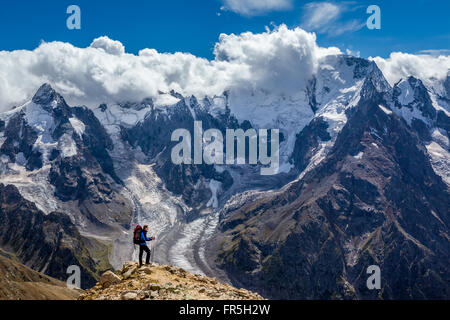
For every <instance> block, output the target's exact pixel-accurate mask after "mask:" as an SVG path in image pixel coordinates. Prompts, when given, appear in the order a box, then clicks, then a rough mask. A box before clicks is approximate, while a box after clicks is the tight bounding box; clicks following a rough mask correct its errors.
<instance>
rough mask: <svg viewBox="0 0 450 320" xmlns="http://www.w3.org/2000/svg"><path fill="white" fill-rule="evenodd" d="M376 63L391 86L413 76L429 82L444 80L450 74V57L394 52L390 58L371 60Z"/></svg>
mask: <svg viewBox="0 0 450 320" xmlns="http://www.w3.org/2000/svg"><path fill="white" fill-rule="evenodd" d="M370 59H371V60H373V61H375V62H376V64H377V65H378V67H379V68H380V69H381V71H382V72H383V74H384V76H385V77H386V79H387V80H388V81H389V83H390V84H391V85H393V84H395V83H396V82H398V81H399V80H400V79H402V78H403V79H405V78H407V77H409V76H413V77H416V78H419V79H421V80H422V81H425V82H429V81H435V80H444V79H445V78H446V77H447V74H448V73H449V72H450V55H447V56H445V55H440V56H435V55H426V54H418V55H415V54H409V53H402V52H393V53H391V55H390V56H389V58H387V59H384V58H381V57H375V58H370Z"/></svg>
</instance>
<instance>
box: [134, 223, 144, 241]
mask: <svg viewBox="0 0 450 320" xmlns="http://www.w3.org/2000/svg"><path fill="white" fill-rule="evenodd" d="M141 234H142V227H141V226H137V227H136V228H134V232H133V243H134V244H140V243H141V242H142V240H141Z"/></svg>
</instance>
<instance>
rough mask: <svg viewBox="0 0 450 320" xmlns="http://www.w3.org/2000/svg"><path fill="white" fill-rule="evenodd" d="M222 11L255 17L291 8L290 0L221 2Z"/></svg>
mask: <svg viewBox="0 0 450 320" xmlns="http://www.w3.org/2000/svg"><path fill="white" fill-rule="evenodd" d="M222 2H223V4H224V6H223V7H222V10H230V11H233V12H236V13H238V14H241V15H245V16H255V15H260V14H264V13H267V12H270V11H280V10H286V9H290V8H292V0H222Z"/></svg>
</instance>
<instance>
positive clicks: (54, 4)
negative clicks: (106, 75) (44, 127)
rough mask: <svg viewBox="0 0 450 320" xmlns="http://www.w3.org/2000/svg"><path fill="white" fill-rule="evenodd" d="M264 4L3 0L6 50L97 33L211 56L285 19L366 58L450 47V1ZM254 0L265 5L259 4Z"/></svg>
mask: <svg viewBox="0 0 450 320" xmlns="http://www.w3.org/2000/svg"><path fill="white" fill-rule="evenodd" d="M259 1H260V2H257V0H200V1H186V0H165V1H154V0H146V1H143V0H127V1H104V0H96V1H92V0H90V1H86V0H72V1H65V0H58V1H48V0H41V1H24V0H18V1H2V2H1V4H0V30H1V31H0V32H1V42H0V50H15V49H34V48H35V47H37V46H38V45H39V43H40V42H41V40H44V41H53V40H59V41H65V42H70V43H72V44H74V45H76V46H79V47H87V46H89V44H90V43H91V42H92V40H93V39H94V38H97V37H99V36H102V35H107V36H108V37H110V38H112V39H116V40H119V41H121V42H122V43H123V44H124V45H125V47H126V51H127V52H131V53H137V52H138V51H139V50H140V49H142V48H155V49H157V50H158V51H160V52H176V51H182V52H190V53H192V54H194V55H197V56H201V57H206V58H209V59H211V58H213V47H214V44H215V43H216V42H217V40H218V37H219V35H220V34H221V33H227V34H229V33H241V32H245V31H252V32H255V33H259V32H263V31H264V30H265V27H266V26H271V25H272V24H275V25H279V24H282V23H284V24H286V25H287V26H288V27H289V28H293V27H296V26H300V27H303V28H305V29H307V30H309V31H316V32H317V38H318V44H319V45H320V46H337V47H339V48H340V49H341V50H342V51H344V52H345V51H346V49H350V50H352V52H353V53H357V52H360V54H361V56H363V57H367V56H382V57H387V56H388V55H389V54H390V53H391V52H393V51H402V52H408V53H417V52H420V51H422V50H442V49H450V45H449V44H450V19H449V17H448V14H449V12H450V1H448V0H411V1H406V0H398V1H393V0H382V1H374V0H370V1H334V2H332V1H330V2H329V3H331V5H332V7H331V8H334V9H335V11H330V12H326V13H325V14H324V17H323V18H321V19H320V21H318V22H317V21H316V22H315V23H313V22H312V21H310V20H311V17H312V16H313V15H314V14H319V16H320V13H321V12H322V13H323V12H324V11H323V10H324V7H323V6H322V7H321V6H320V3H321V4H323V2H315V4H311V1H302V0H259ZM245 3H250V8H251V9H250V10H247V11H246V7H245V6H244V5H245ZM252 3H253V4H254V3H260V4H261V5H259V6H260V7H259V8H255V7H254V6H253V7H252V6H251V4H252ZM317 3H319V5H317ZM71 4H76V5H78V6H79V7H80V8H81V14H82V17H81V18H82V29H81V30H68V29H67V28H66V19H67V17H68V15H67V14H66V9H67V7H68V6H69V5H71ZM236 4H238V5H236ZM371 4H377V5H378V6H379V7H380V8H381V18H382V27H381V30H368V29H367V27H365V26H362V27H361V24H364V23H365V21H366V20H367V18H368V16H369V15H368V14H367V13H366V8H367V7H368V6H369V5H371ZM239 6H240V7H239ZM264 6H265V7H264ZM315 9H317V10H315ZM343 30H347V31H343ZM447 54H448V52H447Z"/></svg>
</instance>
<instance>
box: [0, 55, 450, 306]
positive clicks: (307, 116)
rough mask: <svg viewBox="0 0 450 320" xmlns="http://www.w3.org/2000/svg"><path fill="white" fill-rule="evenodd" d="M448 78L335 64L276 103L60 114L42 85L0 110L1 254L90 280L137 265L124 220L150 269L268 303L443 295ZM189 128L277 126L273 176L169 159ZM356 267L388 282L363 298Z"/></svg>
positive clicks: (169, 102)
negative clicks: (247, 291)
mask: <svg viewBox="0 0 450 320" xmlns="http://www.w3.org/2000/svg"><path fill="white" fill-rule="evenodd" d="M449 79H450V78H449V77H447V79H446V80H445V81H440V80H430V79H427V81H425V82H422V81H421V80H420V79H415V78H412V77H410V78H408V79H403V80H402V81H400V82H399V83H397V84H395V85H394V86H393V87H391V86H390V85H389V83H388V82H387V81H386V79H385V78H384V76H383V74H382V73H381V71H380V70H379V69H378V67H377V65H376V64H375V63H374V62H373V61H368V60H365V59H361V58H355V57H351V56H345V55H337V56H336V55H332V56H324V57H322V58H321V59H320V61H319V64H318V71H317V72H316V73H315V74H314V76H313V77H312V78H311V79H310V81H309V82H308V83H307V84H306V86H305V87H302V88H299V89H298V91H297V92H295V93H292V94H290V95H286V94H279V93H271V92H267V91H264V90H259V89H258V88H233V89H230V90H229V91H226V92H224V93H223V94H222V95H219V96H212V97H203V98H200V97H194V96H191V97H184V96H181V95H180V94H178V93H176V92H174V91H171V92H159V96H158V97H157V99H151V98H148V99H144V100H143V101H140V102H136V101H126V102H124V101H122V102H117V103H116V104H101V105H100V106H98V107H97V106H88V107H85V106H74V107H71V106H69V105H67V103H66V102H65V100H64V98H63V97H62V96H61V95H60V94H58V93H57V92H55V91H54V90H53V89H52V87H51V86H50V85H47V84H46V85H43V86H42V87H41V88H40V89H39V90H38V91H37V93H36V94H35V95H34V97H33V98H32V99H31V100H30V101H29V102H27V103H26V104H24V105H22V106H19V107H17V108H14V109H13V110H11V111H8V112H6V113H3V114H0V182H1V183H2V184H3V186H2V189H1V190H2V194H4V196H2V197H3V198H2V201H3V202H2V203H0V205H2V206H3V207H4V208H5V211H3V212H0V215H3V219H5V220H4V221H7V223H6V224H4V226H3V225H2V226H0V228H3V229H1V233H0V247H4V248H6V249H7V251H9V252H12V253H14V254H16V256H17V257H18V259H19V260H20V261H21V262H22V263H24V264H26V265H29V266H31V267H32V268H33V269H36V270H39V271H42V272H45V273H47V274H50V275H52V276H55V277H57V278H59V279H61V280H64V279H65V277H66V275H65V274H64V271H65V270H64V268H66V264H67V263H66V262H69V260H70V263H74V264H80V265H81V266H82V267H83V268H84V269H83V270H84V272H83V275H84V277H85V278H84V280H83V282H84V283H86V286H89V285H93V284H94V283H95V281H96V279H98V276H99V275H100V274H101V272H102V271H104V270H107V269H110V267H111V266H112V267H113V268H116V269H119V268H121V267H122V265H123V263H124V262H125V261H128V260H131V259H133V258H136V252H135V251H134V249H133V245H132V243H131V241H130V237H131V232H132V231H131V230H132V227H133V226H134V225H135V224H138V223H139V224H149V225H150V233H151V234H152V235H154V236H156V238H157V239H158V241H157V242H156V244H157V248H156V250H155V259H156V261H157V262H158V263H161V264H170V265H176V266H179V267H182V268H184V269H185V270H186V271H188V272H191V273H201V274H205V275H210V276H215V277H218V278H220V279H221V280H223V281H224V282H228V283H233V284H235V285H237V286H244V287H248V288H252V289H254V290H257V291H258V292H260V293H261V294H263V295H264V296H265V297H270V298H375V297H377V298H443V297H448V284H447V283H448V279H449V278H450V277H449V269H448V267H447V265H448V260H449V250H448V247H449V246H448V242H449V237H448V234H449V231H448V222H449V221H448V214H449V210H448V208H449V206H448V199H449V185H450V167H449V163H450V153H449V151H450V145H449V128H450V121H449V119H450V118H449V116H450V107H449V101H450V89H449V88H450V87H449V85H448V83H450V80H449ZM194 121H202V125H203V130H207V129H210V128H217V129H219V130H221V131H222V132H223V133H225V130H226V129H227V128H228V129H237V128H241V129H243V130H247V129H249V128H254V129H263V128H269V129H270V128H278V129H280V169H279V172H278V174H276V175H272V176H261V175H260V169H261V165H237V164H234V165H206V164H203V165H175V164H173V163H172V161H171V158H170V156H171V149H172V147H173V146H174V145H175V143H174V142H172V141H171V134H172V132H173V130H175V129H178V128H184V129H187V130H188V131H190V132H191V134H192V133H193V131H194ZM12 186H14V187H12ZM3 203H5V204H3ZM16 210H18V211H19V212H20V214H16ZM26 212H32V213H33V216H34V215H36V216H37V217H39V218H38V219H36V220H34V219H31V218H30V216H31V215H26ZM23 221H25V222H27V223H26V224H23V223H22V222H23ZM47 225H51V226H52V228H54V229H52V228H48V227H47ZM10 228H12V230H15V231H14V233H12V232H11V231H10ZM50 230H51V231H50ZM53 230H59V231H58V232H57V233H56V234H57V235H58V236H56V237H55V236H54V231H53ZM33 231H34V233H33ZM30 232H31V234H32V236H31V237H32V239H31V241H30V242H26V244H23V242H22V241H17V240H15V239H13V238H12V237H13V236H12V234H19V235H20V236H21V237H24V236H26V235H28V234H30ZM65 238H67V239H65ZM42 239H45V241H42ZM49 239H51V241H50V240H49ZM63 249H64V250H68V253H67V254H64V257H65V258H64V259H67V261H66V260H64V259H63V258H62V257H59V256H58V255H59V253H60V252H62V250H63ZM43 257H46V259H47V258H48V259H50V262H49V264H46V263H44V262H43V261H44V260H43ZM330 261H332V262H330ZM368 263H372V264H377V263H378V264H379V265H380V267H381V269H382V271H383V270H384V271H383V272H385V273H383V274H384V275H386V278H385V280H386V281H385V282H383V289H382V290H381V291H380V292H366V291H365V289H364V285H363V284H364V281H363V280H364V277H365V274H364V273H363V271H364V268H365V267H367V266H366V265H367V264H368ZM387 275H389V276H387ZM400 275H401V276H400ZM433 288H434V289H433Z"/></svg>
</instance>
